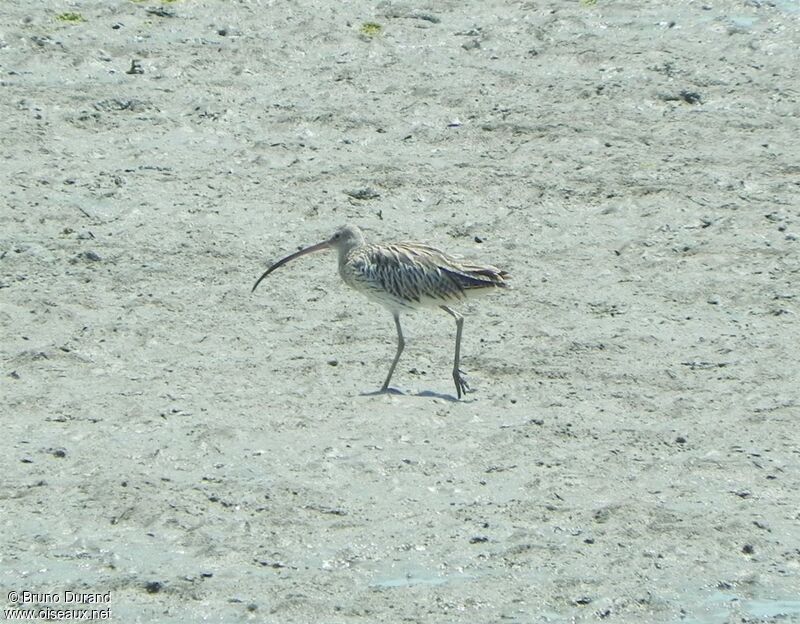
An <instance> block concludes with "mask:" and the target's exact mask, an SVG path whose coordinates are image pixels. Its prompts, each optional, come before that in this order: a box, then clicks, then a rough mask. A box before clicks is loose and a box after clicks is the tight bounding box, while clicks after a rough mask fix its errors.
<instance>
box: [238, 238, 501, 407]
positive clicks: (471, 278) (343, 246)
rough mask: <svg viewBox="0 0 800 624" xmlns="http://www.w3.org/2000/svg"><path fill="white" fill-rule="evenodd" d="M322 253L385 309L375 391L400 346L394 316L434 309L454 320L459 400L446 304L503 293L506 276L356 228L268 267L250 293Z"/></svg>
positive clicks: (459, 322)
mask: <svg viewBox="0 0 800 624" xmlns="http://www.w3.org/2000/svg"><path fill="white" fill-rule="evenodd" d="M324 249H335V250H336V251H337V252H338V253H339V275H341V276H342V279H343V280H344V281H345V283H346V284H347V285H348V286H351V287H352V288H355V289H356V290H357V291H359V292H361V293H363V294H365V295H366V296H367V297H369V298H370V299H373V300H374V301H377V302H378V303H380V304H382V305H383V306H385V307H386V308H388V309H389V311H390V312H391V313H392V316H393V317H394V323H395V326H396V327H397V351H396V353H395V356H394V360H392V365H391V366H390V367H389V374H388V375H386V381H384V382H383V386H382V387H381V391H382V392H385V391H387V390H388V389H389V382H391V380H392V375H393V374H394V369H395V368H396V367H397V362H398V360H400V355H401V354H402V353H403V349H404V348H405V344H406V343H405V339H404V338H403V329H402V328H401V326H400V314H401V313H402V312H410V311H412V310H415V309H417V308H421V307H438V308H441V309H442V310H444V311H445V312H447V313H448V314H450V315H451V316H452V317H453V318H454V319H455V320H456V353H455V361H454V363H453V380H454V381H455V384H456V394H457V395H458V398H459V399H460V398H461V395H462V394H465V393H466V391H467V390H469V386H468V385H467V382H466V380H465V379H464V373H463V372H462V371H461V368H460V360H461V331H462V329H463V326H464V317H462V316H461V315H460V314H459V313H458V312H456V311H455V310H453V309H452V308H451V307H450V305H449V304H452V303H457V302H460V301H462V300H464V299H467V298H468V297H470V296H472V295H473V294H476V293H480V292H486V291H488V290H493V289H495V288H507V287H508V284H507V283H506V279H508V278H509V275H508V274H507V273H506V272H505V271H502V270H500V269H497V268H495V267H493V266H489V265H477V264H467V263H464V262H461V261H459V260H456V259H455V258H453V257H452V256H449V255H447V254H446V253H444V252H443V251H440V250H438V249H436V248H435V247H430V246H428V245H423V244H420V243H407V242H406V243H388V244H383V245H376V244H367V243H366V241H365V240H364V235H363V234H362V233H361V230H360V229H358V228H357V227H355V226H352V225H346V226H344V227H342V228H340V229H339V230H337V231H336V233H335V234H334V235H333V236H331V237H330V238H329V239H328V240H326V241H323V242H321V243H318V244H316V245H312V246H310V247H306V248H305V249H301V250H300V251H297V252H295V253H293V254H291V255H289V256H286V257H285V258H283V259H282V260H279V261H278V262H276V263H275V264H273V265H272V266H271V267H269V268H268V269H267V270H266V271H264V274H263V275H262V276H261V277H259V278H258V281H256V283H255V285H254V286H253V290H252V291H251V292H254V291H255V289H256V288H257V287H258V285H259V284H260V283H261V281H262V280H263V279H264V278H265V277H266V276H267V275H269V274H270V273H272V272H273V271H274V270H275V269H277V268H279V267H281V266H283V265H284V264H286V263H287V262H289V261H290V260H294V259H295V258H299V257H300V256H304V255H306V254H310V253H313V252H315V251H322V250H324Z"/></svg>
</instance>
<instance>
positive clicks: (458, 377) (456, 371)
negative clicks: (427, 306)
mask: <svg viewBox="0 0 800 624" xmlns="http://www.w3.org/2000/svg"><path fill="white" fill-rule="evenodd" d="M442 310H444V311H445V312H447V313H448V314H449V315H451V316H452V317H453V318H454V319H456V357H455V361H454V362H453V381H455V382H456V394H458V398H459V399H460V398H461V395H462V394H466V393H467V390H469V384H467V380H466V379H464V373H463V372H461V368H460V363H461V330H462V329H463V328H464V317H463V316H461V315H460V314H459V313H458V312H456V311H455V310H453V309H452V308H448V307H447V306H442Z"/></svg>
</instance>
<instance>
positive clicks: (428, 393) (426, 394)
mask: <svg viewBox="0 0 800 624" xmlns="http://www.w3.org/2000/svg"><path fill="white" fill-rule="evenodd" d="M381 394H394V395H399V396H416V397H423V398H429V399H431V398H432V399H442V400H443V401H449V402H451V403H461V402H462V401H461V400H460V399H459V398H457V397H454V396H453V395H452V394H444V393H441V392H434V391H433V390H422V391H421V392H415V393H410V392H403V391H402V390H400V389H399V388H387V389H386V390H372V391H370V392H361V393H360V395H361V396H379V395H381ZM465 402H469V400H468V399H465Z"/></svg>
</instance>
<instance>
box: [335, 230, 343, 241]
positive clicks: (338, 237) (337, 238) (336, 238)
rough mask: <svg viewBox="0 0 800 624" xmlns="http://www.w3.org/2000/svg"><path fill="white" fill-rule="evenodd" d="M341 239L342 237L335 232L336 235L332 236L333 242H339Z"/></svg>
mask: <svg viewBox="0 0 800 624" xmlns="http://www.w3.org/2000/svg"><path fill="white" fill-rule="evenodd" d="M341 237H342V235H341V234H339V232H336V234H334V235H333V240H339V239H340V238H341Z"/></svg>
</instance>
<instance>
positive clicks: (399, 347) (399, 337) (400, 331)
mask: <svg viewBox="0 0 800 624" xmlns="http://www.w3.org/2000/svg"><path fill="white" fill-rule="evenodd" d="M394 324H395V325H396V326H397V353H395V356H394V361H393V362H392V365H391V366H390V367H389V374H388V375H386V381H384V382H383V387H382V388H381V392H386V391H387V390H388V389H389V382H390V381H391V380H392V375H393V374H394V369H395V367H396V366H397V362H398V360H399V359H400V354H401V353H402V352H403V349H404V348H405V346H406V341H405V340H404V339H403V328H402V327H400V315H399V314H397V313H395V315H394Z"/></svg>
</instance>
